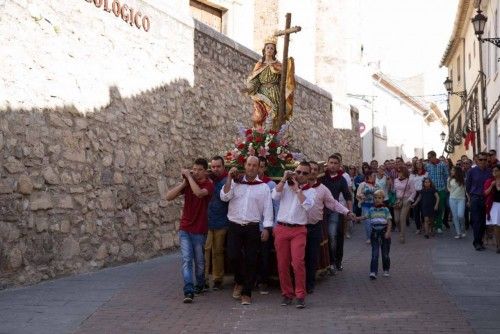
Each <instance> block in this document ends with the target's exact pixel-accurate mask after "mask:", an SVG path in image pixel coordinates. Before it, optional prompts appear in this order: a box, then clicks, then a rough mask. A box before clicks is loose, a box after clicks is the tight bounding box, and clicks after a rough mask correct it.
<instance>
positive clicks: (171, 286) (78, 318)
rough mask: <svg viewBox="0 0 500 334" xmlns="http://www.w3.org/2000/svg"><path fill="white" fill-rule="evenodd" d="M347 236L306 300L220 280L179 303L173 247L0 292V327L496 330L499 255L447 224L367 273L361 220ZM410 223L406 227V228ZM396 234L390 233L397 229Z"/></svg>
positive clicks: (415, 238) (24, 329)
mask: <svg viewBox="0 0 500 334" xmlns="http://www.w3.org/2000/svg"><path fill="white" fill-rule="evenodd" d="M355 232H356V233H355V236H354V237H353V239H351V240H347V241H346V250H345V260H344V271H343V272H341V273H339V274H337V275H336V276H334V277H326V278H323V279H320V281H319V283H318V286H317V289H316V291H315V293H314V294H312V295H310V296H308V298H307V299H306V301H307V307H306V309H304V310H299V309H296V308H295V307H282V306H280V305H279V302H280V294H279V291H278V290H277V289H275V290H272V291H271V293H270V294H269V295H267V296H262V295H259V294H258V293H256V294H254V298H253V304H252V305H251V306H241V305H240V304H239V303H238V302H236V301H235V300H233V299H232V298H231V284H230V283H231V280H230V277H226V278H227V280H226V286H225V287H226V289H225V290H223V291H217V292H207V293H205V294H204V295H202V296H199V297H196V298H195V302H194V303H193V304H191V305H186V304H183V303H182V289H181V287H182V284H181V278H180V273H179V269H178V267H179V260H180V259H179V255H178V254H177V253H175V254H170V255H167V256H163V257H161V258H157V259H153V260H150V261H146V262H143V263H138V264H131V265H126V266H122V267H116V268H111V269H107V270H103V271H100V272H97V273H92V274H87V275H80V276H74V277H68V278H62V279H59V280H55V281H52V282H46V283H42V284H38V285H35V286H31V287H26V288H20V289H12V290H7V291H2V292H0V332H1V333H237V332H262V333H304V332H306V331H307V332H310V333H382V332H385V333H387V332H392V333H430V332H433V333H436V332H439V333H452V332H453V333H472V332H477V333H494V332H495V333H496V332H497V330H498V328H500V320H499V319H498V317H497V316H495V314H496V315H498V312H499V310H500V302H499V300H500V298H499V297H500V278H499V277H500V275H499V268H498V267H499V266H498V261H499V256H498V255H497V254H495V253H494V252H493V251H492V247H490V249H488V250H487V251H485V252H481V253H480V252H476V251H474V250H473V248H472V246H471V242H470V237H467V239H466V240H454V239H452V238H451V233H450V232H445V233H444V235H443V236H441V237H439V238H436V239H433V240H432V239H431V240H425V239H423V238H422V237H421V236H414V235H410V236H409V238H408V241H407V243H406V244H405V245H400V244H399V243H396V242H394V243H393V245H392V249H391V260H392V270H391V277H390V278H385V277H382V276H379V278H378V279H377V280H376V281H370V280H369V279H368V264H369V256H370V248H369V246H367V245H365V244H364V243H363V240H362V238H361V234H362V233H361V232H362V231H361V227H360V226H357V229H356V231H355ZM410 232H411V230H410ZM393 240H398V239H397V233H396V234H394V236H393Z"/></svg>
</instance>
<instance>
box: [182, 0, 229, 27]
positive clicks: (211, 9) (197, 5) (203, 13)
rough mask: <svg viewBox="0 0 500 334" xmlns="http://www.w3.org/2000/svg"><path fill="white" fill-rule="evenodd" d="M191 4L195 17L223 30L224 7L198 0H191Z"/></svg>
mask: <svg viewBox="0 0 500 334" xmlns="http://www.w3.org/2000/svg"><path fill="white" fill-rule="evenodd" d="M189 6H190V7H191V14H192V15H193V18H195V19H196V20H198V21H200V22H202V23H204V24H206V25H208V26H210V27H211V28H213V29H215V30H217V31H218V32H222V14H223V13H224V11H225V10H224V9H223V8H220V7H217V6H215V5H211V4H210V3H208V2H205V1H203V2H202V1H198V0H189Z"/></svg>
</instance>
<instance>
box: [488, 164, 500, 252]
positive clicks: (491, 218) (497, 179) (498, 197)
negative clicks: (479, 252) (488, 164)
mask: <svg viewBox="0 0 500 334" xmlns="http://www.w3.org/2000/svg"><path fill="white" fill-rule="evenodd" d="M484 194H485V196H486V218H487V219H486V226H488V227H492V228H493V229H494V233H495V241H496V248H497V253H499V254H500V165H496V166H495V167H493V177H492V178H491V179H489V180H487V181H486V182H485V183H484Z"/></svg>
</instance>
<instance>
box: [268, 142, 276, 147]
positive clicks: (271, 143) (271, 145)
mask: <svg viewBox="0 0 500 334" xmlns="http://www.w3.org/2000/svg"><path fill="white" fill-rule="evenodd" d="M276 147H278V144H276V142H275V141H272V142H270V143H269V148H276Z"/></svg>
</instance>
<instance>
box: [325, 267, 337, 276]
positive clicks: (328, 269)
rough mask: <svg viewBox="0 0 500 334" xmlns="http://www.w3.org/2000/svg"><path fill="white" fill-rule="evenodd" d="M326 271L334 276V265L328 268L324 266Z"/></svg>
mask: <svg viewBox="0 0 500 334" xmlns="http://www.w3.org/2000/svg"><path fill="white" fill-rule="evenodd" d="M326 272H327V273H328V275H330V276H335V272H336V270H335V267H334V266H332V265H330V266H328V268H326Z"/></svg>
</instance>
